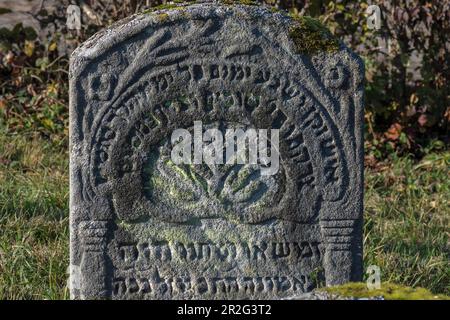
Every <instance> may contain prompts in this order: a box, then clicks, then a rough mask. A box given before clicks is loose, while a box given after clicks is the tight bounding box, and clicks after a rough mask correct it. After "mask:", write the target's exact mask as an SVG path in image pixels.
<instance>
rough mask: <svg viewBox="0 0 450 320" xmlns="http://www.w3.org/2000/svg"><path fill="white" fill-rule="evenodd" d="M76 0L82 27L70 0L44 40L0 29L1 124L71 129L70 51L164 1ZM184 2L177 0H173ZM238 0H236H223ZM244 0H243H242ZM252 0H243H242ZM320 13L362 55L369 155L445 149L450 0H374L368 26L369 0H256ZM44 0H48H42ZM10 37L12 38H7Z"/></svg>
mask: <svg viewBox="0 0 450 320" xmlns="http://www.w3.org/2000/svg"><path fill="white" fill-rule="evenodd" d="M73 2H79V4H80V6H81V10H82V21H83V27H82V30H81V31H79V32H75V31H70V30H67V29H66V27H65V8H66V7H67V5H68V4H69V1H68V0H63V1H61V2H60V3H59V4H58V5H57V6H56V7H45V5H44V6H43V7H41V10H39V11H37V12H36V13H35V14H34V15H35V18H36V19H37V20H38V21H39V22H40V24H41V25H42V30H40V34H41V35H42V34H44V41H42V38H43V37H42V36H41V38H40V41H38V40H35V37H36V35H35V34H33V32H32V30H29V28H23V27H22V26H20V25H19V26H17V27H16V28H15V29H14V30H13V31H7V30H0V61H1V64H0V79H1V82H2V83H5V84H3V85H2V86H1V87H0V127H1V126H2V122H3V126H4V127H6V128H7V130H9V131H11V130H12V131H14V130H21V129H23V128H26V129H32V130H39V131H40V132H42V133H43V134H44V135H46V136H54V135H55V134H60V133H63V134H64V128H67V106H68V102H67V77H66V71H65V70H67V67H68V58H67V57H68V55H69V54H70V52H71V51H72V50H73V48H74V47H75V46H76V45H78V44H79V43H81V42H82V41H84V40H85V39H87V38H88V37H89V36H90V35H92V34H93V33H94V32H96V31H98V30H99V29H101V28H103V27H105V26H107V25H110V24H111V23H113V22H114V21H116V20H119V19H121V18H124V17H126V16H128V15H130V14H133V13H135V12H139V11H143V10H146V9H148V8H149V7H154V6H157V5H160V4H161V3H164V2H165V1H160V0H133V1H131V0H125V1H110V0H107V1H101V2H100V1H70V3H73ZM174 2H180V1H178V0H177V1H174ZM228 2H242V0H241V1H227V3H228ZM244 2H245V1H244ZM247 2H248V1H247ZM258 2H259V3H265V4H266V5H271V6H275V7H277V8H280V9H286V10H288V11H291V12H294V13H297V14H300V15H311V16H314V17H317V18H319V20H321V21H322V22H323V23H324V24H325V25H326V26H328V27H329V28H330V30H331V31H332V33H334V34H335V35H336V36H338V37H339V38H340V39H341V40H342V41H344V42H345V43H346V44H347V45H348V46H349V47H351V48H352V49H353V50H354V51H356V52H357V53H358V54H359V55H361V56H362V57H363V58H364V60H365V62H366V114H365V119H366V149H367V151H368V156H367V164H368V165H371V164H374V163H376V162H377V161H378V160H380V159H383V158H386V157H387V156H389V155H392V154H413V155H415V156H416V157H422V156H423V155H424V154H425V153H426V152H428V151H430V150H433V149H446V148H448V143H449V140H448V129H449V128H448V124H449V121H450V102H449V96H450V92H449V90H450V89H449V87H450V84H449V78H450V70H449V64H450V41H449V38H448V34H450V3H449V2H448V1H434V2H432V3H431V2H429V1H425V0H397V1H388V0H380V1H377V4H378V5H379V6H380V8H381V10H382V12H383V26H382V28H381V30H379V31H376V30H370V29H368V28H367V24H366V16H365V10H366V8H367V6H368V5H369V4H370V3H371V2H370V1H367V0H364V1H345V0H340V1H329V0H315V1H311V0H289V1H287V0H259V1H258ZM44 3H45V1H44ZM11 43H14V44H13V45H11Z"/></svg>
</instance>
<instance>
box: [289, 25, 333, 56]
mask: <svg viewBox="0 0 450 320" xmlns="http://www.w3.org/2000/svg"><path fill="white" fill-rule="evenodd" d="M292 18H293V19H294V23H293V25H292V27H291V28H290V30H289V36H290V37H291V39H292V40H293V41H294V44H295V48H296V51H297V53H300V54H307V55H314V54H316V53H318V52H324V51H325V52H334V51H337V50H338V49H339V42H338V40H337V39H336V38H335V37H334V36H333V35H332V34H331V32H330V31H329V30H328V29H327V28H326V27H325V26H323V25H322V24H321V23H320V22H319V21H318V20H316V19H314V18H311V17H307V16H303V17H300V16H292Z"/></svg>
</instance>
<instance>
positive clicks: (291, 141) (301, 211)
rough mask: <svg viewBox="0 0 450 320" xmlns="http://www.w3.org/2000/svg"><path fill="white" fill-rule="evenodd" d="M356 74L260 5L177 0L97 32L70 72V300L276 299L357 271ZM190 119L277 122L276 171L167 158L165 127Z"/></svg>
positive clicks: (353, 61)
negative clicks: (178, 1)
mask: <svg viewBox="0 0 450 320" xmlns="http://www.w3.org/2000/svg"><path fill="white" fill-rule="evenodd" d="M362 81H363V64H362V61H361V59H360V58H358V57H357V56H355V55H354V54H353V53H352V52H351V51H350V50H349V49H348V48H346V47H345V46H344V45H343V44H341V43H339V42H338V41H336V40H335V39H334V38H333V37H332V36H331V35H330V34H329V33H328V32H327V31H326V30H324V29H323V28H322V27H321V26H320V25H319V24H318V23H317V22H315V21H314V20H312V19H308V18H292V17H290V16H288V15H286V14H285V13H283V12H277V11H274V10H272V9H268V8H264V7H259V6H251V5H229V4H224V3H222V4H221V3H196V4H191V5H176V6H174V7H173V8H165V9H161V10H153V11H148V12H145V13H142V14H138V15H135V16H132V17H130V18H128V19H126V20H124V21H121V22H119V23H117V24H115V25H113V26H111V27H110V28H108V29H106V30H104V31H102V32H100V33H98V34H96V35H95V36H93V37H92V38H91V39H90V40H88V41H87V42H85V43H84V44H83V45H82V46H81V47H80V48H78V49H77V50H76V51H75V52H74V54H73V56H72V58H71V66H70V188H71V189H70V194H71V197H70V228H71V239H70V240H71V241H70V242H71V256H70V286H71V296H72V298H75V299H86V298H112V299H236V298H250V299H278V298H287V297H292V296H295V295H299V294H301V293H303V292H308V291H311V290H312V289H313V288H315V287H316V286H317V285H320V284H321V283H323V281H325V283H326V284H327V285H334V284H341V283H345V282H348V281H358V280H361V276H362V240H361V224H362V208H363V136H362V134H363V132H362V126H363V83H362ZM199 121H200V122H201V123H202V125H203V128H204V129H207V128H216V129H218V130H219V131H220V132H225V130H226V129H227V128H233V127H234V128H236V127H239V128H246V129H247V128H256V129H267V130H271V129H277V130H278V132H279V145H278V146H277V148H278V149H277V150H278V154H279V168H278V170H277V171H276V172H275V173H273V174H270V175H263V174H261V167H262V166H263V165H261V166H259V169H260V170H259V169H258V168H256V167H255V166H254V165H253V164H238V163H234V164H233V163H231V164H223V165H220V164H217V165H212V164H211V165H210V164H205V163H191V164H183V163H181V164H180V163H175V162H174V161H173V160H172V159H171V150H172V148H173V141H171V135H172V133H173V132H174V130H176V129H186V130H187V132H192V128H193V127H194V125H195V122H197V123H198V122H199ZM202 130H203V129H202ZM203 132H204V130H203V131H202V133H203ZM254 142H255V141H250V144H249V145H251V144H253V143H254ZM260 151H261V150H260Z"/></svg>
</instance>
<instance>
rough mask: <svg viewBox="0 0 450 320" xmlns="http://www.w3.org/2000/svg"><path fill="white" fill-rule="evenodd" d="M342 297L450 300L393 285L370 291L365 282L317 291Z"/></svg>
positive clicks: (385, 285) (419, 289)
mask: <svg viewBox="0 0 450 320" xmlns="http://www.w3.org/2000/svg"><path fill="white" fill-rule="evenodd" d="M317 291H323V292H327V293H330V294H333V295H338V296H342V297H355V298H370V297H383V298H384V299H386V300H450V297H449V296H446V295H441V294H439V295H438V294H433V293H431V292H430V291H428V290H427V289H425V288H420V287H417V288H412V287H407V286H402V285H398V284H393V283H389V282H386V283H382V284H381V288H380V289H374V290H369V289H368V288H367V284H366V283H363V282H349V283H346V284H343V285H340V286H333V287H327V288H321V289H317Z"/></svg>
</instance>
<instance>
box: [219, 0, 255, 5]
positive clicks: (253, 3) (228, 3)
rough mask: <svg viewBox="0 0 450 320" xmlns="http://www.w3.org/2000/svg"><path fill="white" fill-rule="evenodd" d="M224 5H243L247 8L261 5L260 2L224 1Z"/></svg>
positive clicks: (245, 0) (246, 0) (251, 0)
mask: <svg viewBox="0 0 450 320" xmlns="http://www.w3.org/2000/svg"><path fill="white" fill-rule="evenodd" d="M222 3H223V4H226V5H234V4H243V5H246V6H257V5H259V3H258V2H256V1H253V0H222Z"/></svg>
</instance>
